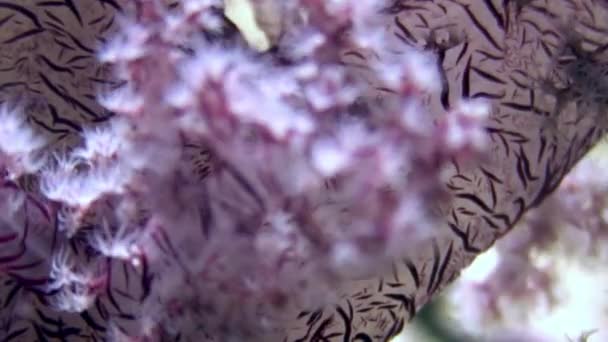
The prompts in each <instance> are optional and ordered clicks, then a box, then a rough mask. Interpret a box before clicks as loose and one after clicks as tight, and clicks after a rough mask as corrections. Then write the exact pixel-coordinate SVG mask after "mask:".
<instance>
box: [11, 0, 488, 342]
mask: <svg viewBox="0 0 608 342" xmlns="http://www.w3.org/2000/svg"><path fill="white" fill-rule="evenodd" d="M135 3H137V4H138V5H140V6H136V10H140V11H141V12H140V13H137V15H133V17H132V18H130V19H127V18H124V19H123V21H124V24H125V26H124V27H123V29H122V30H121V31H120V32H119V33H118V35H117V36H116V37H115V39H114V40H112V41H110V42H109V43H108V44H107V47H106V49H104V50H102V53H101V55H100V59H102V61H104V62H107V63H110V64H112V65H113V66H114V67H115V70H116V72H117V75H118V77H119V78H120V79H122V80H124V81H125V85H124V86H123V87H122V88H120V89H117V90H115V91H114V92H113V93H111V94H101V96H100V101H99V102H100V103H101V104H102V105H104V106H105V107H106V108H107V109H108V110H111V111H112V112H114V113H115V114H116V116H115V117H113V118H112V119H111V121H110V122H109V123H107V124H104V125H103V126H101V125H100V126H97V127H90V128H85V130H84V132H83V134H82V140H83V141H82V144H81V145H79V146H76V147H75V148H74V149H73V150H70V151H64V152H58V151H53V153H51V154H50V155H51V156H52V157H49V158H48V159H47V161H48V164H47V165H45V167H44V168H42V171H41V172H40V174H39V175H38V177H39V178H40V183H41V192H42V194H43V195H44V196H46V200H48V201H49V202H52V203H53V206H52V208H53V214H54V216H55V217H56V220H57V223H58V226H59V230H60V231H59V232H58V233H61V238H62V240H61V242H62V244H61V245H68V244H69V245H70V246H76V247H75V248H74V249H75V250H76V251H79V252H78V253H80V254H78V253H75V254H78V256H79V258H80V257H82V258H80V259H78V260H79V261H83V260H89V259H91V260H93V261H96V262H99V261H101V260H104V261H106V262H108V261H110V260H107V259H111V262H114V263H116V262H118V263H123V262H128V263H131V264H130V265H124V266H125V267H127V266H128V267H132V268H129V269H138V267H139V266H142V269H145V272H150V273H153V274H154V276H153V277H152V276H149V275H148V274H146V276H145V279H144V281H143V282H144V283H146V282H147V283H146V284H145V286H146V287H147V288H146V291H147V292H146V298H145V300H146V302H145V303H144V304H145V305H149V306H154V307H155V308H158V306H159V305H160V306H161V308H162V310H151V311H154V312H157V313H158V316H154V317H152V318H150V317H149V316H147V317H143V316H142V317H140V318H141V319H142V320H144V319H152V320H154V321H155V322H158V323H159V324H161V325H164V326H165V327H167V328H176V327H177V328H179V329H178V330H179V334H181V335H182V336H188V334H189V333H191V334H193V336H194V334H196V330H197V327H198V326H199V325H197V324H193V322H196V321H200V322H201V325H202V326H204V327H205V329H207V332H208V333H210V334H217V335H218V339H220V340H222V339H223V338H222V337H223V336H219V334H221V332H222V331H233V332H243V331H247V332H249V333H251V332H257V331H260V330H265V329H273V328H279V327H281V325H282V323H283V318H284V317H286V316H287V315H286V312H288V310H290V309H293V308H299V309H302V308H303V307H304V306H317V305H322V304H324V302H325V301H326V300H327V298H332V295H337V294H338V293H337V292H332V291H339V289H340V287H341V286H342V285H343V284H344V282H346V281H349V280H351V279H353V278H360V277H363V276H372V275H375V274H377V272H379V271H381V270H382V269H383V267H384V266H387V265H388V264H389V262H390V261H391V260H393V258H396V257H402V256H403V255H404V253H407V252H409V251H410V249H413V248H416V247H417V246H418V245H419V244H420V242H421V241H424V240H426V239H428V238H430V237H432V236H434V234H435V232H434V231H433V229H432V228H431V227H433V226H434V224H433V223H435V216H434V215H433V214H432V212H433V209H434V207H435V206H436V204H437V199H438V195H437V194H438V193H441V190H442V185H441V183H440V174H441V173H442V172H443V170H444V169H445V168H446V166H447V165H448V164H449V163H450V162H451V160H452V159H453V158H458V159H471V158H475V157H476V156H477V154H479V153H481V152H482V148H483V144H482V143H481V139H482V131H483V127H482V122H483V120H484V119H485V116H484V115H485V114H486V113H487V111H488V108H486V107H485V106H484V105H483V104H480V103H478V102H467V103H464V102H463V103H462V104H461V105H460V106H459V107H457V108H454V109H453V111H451V112H449V113H448V114H447V115H445V116H444V117H439V118H437V117H436V115H433V113H428V112H426V109H425V107H424V105H423V100H424V98H425V97H426V96H428V95H429V93H432V92H434V91H437V89H438V87H439V76H438V73H437V70H435V68H436V63H435V61H433V60H431V59H430V57H428V56H425V55H420V54H419V53H417V52H415V51H408V53H407V54H405V55H404V57H403V58H401V59H394V58H388V57H387V58H380V60H377V61H375V62H373V63H368V64H367V65H364V66H362V69H366V70H372V71H373V72H375V74H376V76H377V80H378V82H379V84H378V85H377V87H378V89H384V90H385V91H386V93H387V94H391V95H387V96H390V99H389V101H383V100H384V99H381V101H378V103H374V104H373V106H372V100H371V99H369V98H368V97H367V94H368V93H369V92H368V90H369V87H370V85H369V84H367V82H365V81H363V80H362V79H361V77H360V75H359V74H358V70H356V68H352V67H348V66H346V65H344V63H343V62H342V53H343V51H344V50H346V49H350V48H358V49H366V48H369V47H373V48H377V47H378V46H381V45H382V44H383V41H382V39H383V38H382V37H383V35H382V34H380V32H382V30H383V28H382V25H381V23H379V22H378V21H377V20H375V18H374V17H373V15H374V10H372V8H373V7H374V6H375V4H374V1H334V2H319V1H293V2H289V4H287V5H286V6H285V8H286V9H288V10H291V11H294V13H288V14H286V17H285V18H289V20H292V21H293V22H288V23H286V27H287V28H289V30H290V32H286V34H285V36H284V37H283V38H282V40H281V43H280V46H279V47H278V51H279V52H278V55H272V54H270V55H269V54H266V55H260V54H259V53H257V52H255V51H253V50H251V49H249V48H248V47H246V46H240V45H239V44H238V41H235V42H230V41H217V39H216V38H217V37H219V36H221V35H218V34H217V33H218V32H216V31H217V30H219V29H220V27H221V26H222V25H221V23H222V20H223V19H222V18H221V17H220V16H218V13H219V12H218V10H217V5H218V4H217V2H215V1H184V2H182V3H181V5H179V6H177V7H175V8H164V7H163V6H162V5H161V2H160V1H135ZM209 31H213V32H212V33H213V34H208V33H209ZM346 32H355V34H352V35H348V34H345V33H346ZM366 32H368V33H369V34H371V35H370V36H366V34H367V33H366ZM214 37H216V38H214ZM214 39H216V40H214ZM301 39H303V40H304V41H302V40H301ZM290 47H294V49H292V50H289V48H290ZM283 54H284V55H283ZM278 57H280V58H278ZM361 104H363V106H361ZM368 105H369V106H368ZM372 107H373V108H372ZM0 119H2V120H3V121H4V122H6V123H7V124H6V125H5V126H0V132H3V131H4V132H6V135H1V136H0V151H1V152H3V153H6V155H7V156H20V155H23V156H25V155H29V153H30V152H32V151H33V150H35V149H36V148H39V147H40V146H41V143H40V142H38V140H35V138H34V137H33V135H32V134H33V133H31V132H30V131H28V130H26V129H25V128H24V127H23V122H22V121H18V120H17V119H16V118H13V117H12V116H9V115H6V114H3V116H1V117H0ZM435 119H437V120H436V121H434V120H435ZM5 136H6V137H10V139H11V140H10V141H11V142H12V141H18V142H19V143H18V144H17V145H10V144H8V142H7V141H5V140H4V139H5ZM24 139H27V140H24ZM28 141H33V143H31V142H28ZM28 144H29V145H28ZM192 146H195V147H198V148H199V149H200V150H201V151H206V152H207V154H209V155H210V156H211V158H210V162H211V163H212V164H213V165H212V167H211V168H210V169H211V170H212V171H211V172H208V169H205V168H209V165H205V164H204V163H200V161H198V160H195V161H194V162H191V161H188V160H187V158H186V157H187V154H186V152H185V151H186V150H187V149H192ZM9 160H10V159H9ZM2 161H3V160H2ZM31 169H32V168H25V170H31ZM203 173H204V175H205V179H203V180H201V179H200V176H201V174H203ZM63 253H64V252H59V254H57V256H56V259H55V261H54V262H53V264H52V265H51V274H50V276H51V278H52V281H51V282H50V285H49V289H50V290H51V291H52V292H53V294H52V296H54V297H53V298H55V299H54V301H55V303H56V305H57V306H58V307H59V308H61V309H64V310H68V311H81V310H84V309H85V308H86V307H87V306H88V305H90V304H91V303H92V302H93V300H94V299H95V298H96V296H97V295H98V294H99V293H98V289H99V287H100V286H101V284H104V282H105V281H112V280H111V278H112V277H110V276H109V275H108V274H106V273H104V272H109V271H108V270H105V269H101V270H95V271H92V270H91V269H90V268H92V267H94V266H91V265H90V264H84V263H76V262H72V260H71V259H70V258H68V257H67V256H66V255H65V254H63ZM81 259H82V260H81ZM76 264H78V265H80V266H79V267H86V268H88V270H87V271H90V272H76V271H75V269H76V268H77V266H76ZM94 264H95V262H93V263H92V265H94ZM100 264H101V263H100ZM105 264H108V263H105ZM133 266H134V267H133ZM143 266H145V267H143ZM125 269H126V268H125ZM125 272H127V276H126V277H127V278H128V277H129V276H130V273H129V272H131V271H125ZM132 272H136V271H132ZM142 272H143V271H142ZM150 279H153V281H152V280H150ZM111 285H112V284H109V285H108V286H107V289H108V290H107V291H112V286H111ZM332 289H333V290H332ZM121 295H124V294H121ZM112 300H113V299H112ZM169 316H171V317H169ZM269 322H274V323H273V324H270V323H269ZM227 328H228V329H227ZM262 332H263V331H262ZM132 333H133V334H134V335H141V332H137V331H133V332H132Z"/></svg>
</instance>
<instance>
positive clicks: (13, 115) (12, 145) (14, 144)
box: [0, 106, 45, 173]
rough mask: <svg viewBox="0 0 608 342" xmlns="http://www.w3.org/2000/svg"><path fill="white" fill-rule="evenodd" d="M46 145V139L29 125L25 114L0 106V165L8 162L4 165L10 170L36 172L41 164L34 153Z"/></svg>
mask: <svg viewBox="0 0 608 342" xmlns="http://www.w3.org/2000/svg"><path fill="white" fill-rule="evenodd" d="M44 145H45V141H44V139H42V138H41V137H40V136H38V135H37V134H36V133H35V132H34V130H32V129H31V128H30V127H29V126H28V125H27V123H26V120H25V117H24V116H23V115H21V114H20V113H18V112H16V111H11V110H9V109H8V108H7V107H6V106H2V107H1V108H0V167H2V166H3V164H8V165H4V166H5V167H8V168H9V171H10V172H15V173H30V172H35V171H37V170H38V169H39V168H40V166H41V164H40V162H38V161H36V160H35V159H34V158H33V156H32V154H33V153H34V152H36V151H38V150H40V149H41V148H42V147H44Z"/></svg>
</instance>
